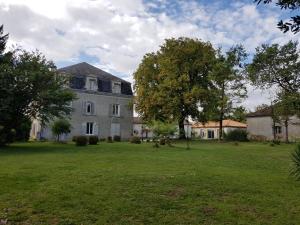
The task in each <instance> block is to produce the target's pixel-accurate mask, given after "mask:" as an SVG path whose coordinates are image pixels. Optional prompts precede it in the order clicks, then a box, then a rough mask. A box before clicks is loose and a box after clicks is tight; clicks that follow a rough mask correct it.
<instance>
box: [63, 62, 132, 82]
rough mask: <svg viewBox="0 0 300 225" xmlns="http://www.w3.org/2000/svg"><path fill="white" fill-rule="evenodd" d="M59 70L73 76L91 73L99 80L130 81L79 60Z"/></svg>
mask: <svg viewBox="0 0 300 225" xmlns="http://www.w3.org/2000/svg"><path fill="white" fill-rule="evenodd" d="M58 71H60V72H65V73H67V74H71V75H73V76H88V75H93V76H96V77H98V78H100V79H101V80H113V81H120V82H125V83H130V82H128V81H126V80H123V79H121V78H119V77H116V76H114V75H112V74H110V73H107V72H105V71H103V70H101V69H99V68H97V67H95V66H92V65H90V64H88V63H86V62H81V63H78V64H74V65H71V66H67V67H63V68H60V69H58Z"/></svg>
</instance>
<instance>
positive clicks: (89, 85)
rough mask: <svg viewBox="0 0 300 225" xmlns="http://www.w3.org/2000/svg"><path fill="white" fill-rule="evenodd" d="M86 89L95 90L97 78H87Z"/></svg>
mask: <svg viewBox="0 0 300 225" xmlns="http://www.w3.org/2000/svg"><path fill="white" fill-rule="evenodd" d="M86 88H87V89H88V90H92V91H97V80H96V78H90V77H89V78H88V79H87V86H86Z"/></svg>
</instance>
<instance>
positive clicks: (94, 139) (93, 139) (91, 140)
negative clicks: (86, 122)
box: [89, 136, 99, 145]
mask: <svg viewBox="0 0 300 225" xmlns="http://www.w3.org/2000/svg"><path fill="white" fill-rule="evenodd" d="M98 141H99V139H98V137H97V136H89V144H90V145H96V144H98Z"/></svg>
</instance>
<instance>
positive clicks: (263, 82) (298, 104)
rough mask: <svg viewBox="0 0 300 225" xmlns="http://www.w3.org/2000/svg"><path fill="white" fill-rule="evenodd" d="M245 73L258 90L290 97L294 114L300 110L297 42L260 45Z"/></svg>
mask: <svg viewBox="0 0 300 225" xmlns="http://www.w3.org/2000/svg"><path fill="white" fill-rule="evenodd" d="M247 72H248V75H249V78H250V80H251V81H252V83H253V84H254V85H256V86H257V87H260V88H265V89H268V88H275V89H277V92H285V93H286V94H288V95H289V96H290V99H291V100H292V99H293V101H291V104H292V105H293V107H294V109H295V110H296V112H299V110H300V99H299V96H300V95H299V93H300V51H299V49H298V42H293V41H289V42H288V43H286V44H284V45H282V46H280V45H278V44H273V45H265V44H264V45H262V46H261V47H258V48H257V49H256V54H255V55H254V58H253V62H252V63H251V64H249V65H248V66H247Z"/></svg>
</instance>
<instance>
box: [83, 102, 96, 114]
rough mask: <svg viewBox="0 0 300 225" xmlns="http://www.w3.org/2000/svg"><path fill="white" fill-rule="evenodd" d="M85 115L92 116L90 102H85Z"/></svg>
mask: <svg viewBox="0 0 300 225" xmlns="http://www.w3.org/2000/svg"><path fill="white" fill-rule="evenodd" d="M85 113H86V114H87V115H92V114H94V103H92V102H86V105H85Z"/></svg>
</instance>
